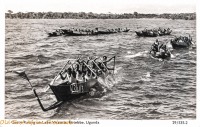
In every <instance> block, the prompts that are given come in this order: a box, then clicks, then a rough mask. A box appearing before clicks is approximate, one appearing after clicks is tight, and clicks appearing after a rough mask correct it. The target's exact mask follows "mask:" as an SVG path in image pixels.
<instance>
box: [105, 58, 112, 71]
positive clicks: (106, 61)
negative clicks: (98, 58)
mask: <svg viewBox="0 0 200 127" xmlns="http://www.w3.org/2000/svg"><path fill="white" fill-rule="evenodd" d="M112 59H113V57H112V58H110V59H109V60H107V56H103V64H104V65H105V69H106V68H107V69H108V70H113V69H114V68H108V67H107V63H108V62H109V61H111V60H112Z"/></svg>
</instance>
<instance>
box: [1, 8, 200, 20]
mask: <svg viewBox="0 0 200 127" xmlns="http://www.w3.org/2000/svg"><path fill="white" fill-rule="evenodd" d="M5 18H10V19H15V18H19V19H131V18H165V19H185V20H195V19H196V13H180V14H169V13H165V14H140V13H138V12H134V13H123V14H113V13H108V14H104V13H101V14H97V13H92V12H89V13H85V12H79V13H75V12H26V13H24V12H17V13H13V12H12V11H11V10H9V11H8V12H7V13H5Z"/></svg>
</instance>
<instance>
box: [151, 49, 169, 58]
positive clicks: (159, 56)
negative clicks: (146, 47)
mask: <svg viewBox="0 0 200 127" xmlns="http://www.w3.org/2000/svg"><path fill="white" fill-rule="evenodd" d="M150 56H151V57H152V58H154V59H162V60H170V58H171V53H168V54H165V55H156V54H155V53H153V51H152V52H151V53H150Z"/></svg>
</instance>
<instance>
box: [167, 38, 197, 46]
mask: <svg viewBox="0 0 200 127" xmlns="http://www.w3.org/2000/svg"><path fill="white" fill-rule="evenodd" d="M170 43H171V45H172V47H173V48H174V49H179V48H189V47H191V46H192V45H194V43H193V42H192V37H191V36H190V35H189V37H187V36H180V37H175V38H174V39H172V40H171V41H170Z"/></svg>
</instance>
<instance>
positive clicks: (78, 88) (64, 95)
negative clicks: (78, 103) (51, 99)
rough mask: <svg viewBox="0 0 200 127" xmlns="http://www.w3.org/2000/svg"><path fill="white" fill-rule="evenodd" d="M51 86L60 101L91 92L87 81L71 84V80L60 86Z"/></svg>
mask: <svg viewBox="0 0 200 127" xmlns="http://www.w3.org/2000/svg"><path fill="white" fill-rule="evenodd" d="M50 88H51V90H52V91H53V93H54V95H55V96H56V99H57V100H58V101H71V100H74V99H76V98H79V97H81V96H83V95H86V94H87V93H88V92H89V88H88V87H87V84H86V83H80V84H78V83H76V84H75V83H74V84H71V83H69V82H65V83H62V84H60V85H58V86H50Z"/></svg>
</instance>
